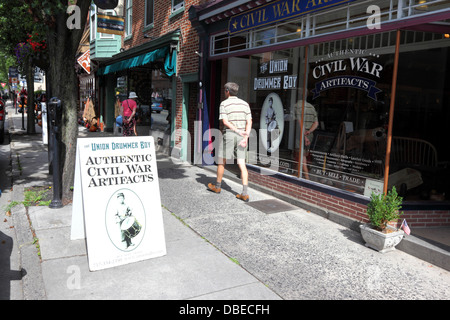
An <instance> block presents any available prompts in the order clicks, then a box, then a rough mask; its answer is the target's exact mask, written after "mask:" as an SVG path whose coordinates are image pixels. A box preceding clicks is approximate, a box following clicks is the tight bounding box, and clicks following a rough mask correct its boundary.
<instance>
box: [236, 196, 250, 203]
mask: <svg viewBox="0 0 450 320" xmlns="http://www.w3.org/2000/svg"><path fill="white" fill-rule="evenodd" d="M236 198H238V199H240V200H242V201H245V202H248V200H249V199H250V197H249V196H248V194H247V195H245V196H243V195H242V194H237V195H236Z"/></svg>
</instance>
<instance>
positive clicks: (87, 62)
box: [77, 50, 91, 74]
mask: <svg viewBox="0 0 450 320" xmlns="http://www.w3.org/2000/svg"><path fill="white" fill-rule="evenodd" d="M77 62H78V64H79V65H80V66H82V67H83V69H84V71H86V72H87V73H89V74H90V73H91V53H90V50H87V51H86V52H85V53H83V54H82V55H81V56H80V57H79V58H78V59H77Z"/></svg>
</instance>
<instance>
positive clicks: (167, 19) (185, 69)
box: [122, 0, 200, 143]
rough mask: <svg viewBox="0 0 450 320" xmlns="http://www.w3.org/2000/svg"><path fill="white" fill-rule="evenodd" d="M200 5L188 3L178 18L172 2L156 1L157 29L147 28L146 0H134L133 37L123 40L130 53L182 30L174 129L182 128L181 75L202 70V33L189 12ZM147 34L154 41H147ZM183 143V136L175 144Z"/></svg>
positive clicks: (194, 0) (186, 2)
mask: <svg viewBox="0 0 450 320" xmlns="http://www.w3.org/2000/svg"><path fill="white" fill-rule="evenodd" d="M199 2H200V1H199V0H185V2H184V3H185V6H184V11H183V12H182V13H179V14H177V15H172V13H171V6H170V1H167V0H155V1H154V3H155V8H154V22H153V28H150V29H149V28H146V29H144V27H145V26H144V24H145V22H144V21H145V0H133V24H132V37H131V38H130V39H126V40H123V45H122V47H123V48H124V49H125V50H128V49H129V48H132V47H136V46H139V45H141V44H143V43H146V42H149V41H152V39H157V38H159V37H161V36H163V35H165V34H167V33H170V32H173V31H176V30H178V29H179V30H181V41H180V43H179V48H178V56H177V68H178V69H177V77H176V78H175V79H176V80H175V81H176V97H173V98H175V115H174V116H175V118H174V119H175V120H174V124H175V128H174V129H181V126H182V110H183V106H182V103H183V84H182V82H181V78H180V76H181V75H184V74H193V73H197V72H198V67H199V57H198V56H197V55H196V54H195V51H196V50H198V34H197V32H196V31H195V29H194V28H193V27H192V26H191V22H190V20H189V13H188V9H189V8H190V7H191V6H192V5H197V4H198V3H199ZM171 15H172V16H171ZM144 35H147V36H149V37H150V38H144ZM172 103H174V100H172ZM191 103H192V99H191ZM192 109H193V108H191V107H189V108H188V110H192ZM179 140H180V135H177V136H176V141H175V143H177V142H179Z"/></svg>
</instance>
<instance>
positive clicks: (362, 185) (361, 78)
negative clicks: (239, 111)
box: [225, 29, 450, 200]
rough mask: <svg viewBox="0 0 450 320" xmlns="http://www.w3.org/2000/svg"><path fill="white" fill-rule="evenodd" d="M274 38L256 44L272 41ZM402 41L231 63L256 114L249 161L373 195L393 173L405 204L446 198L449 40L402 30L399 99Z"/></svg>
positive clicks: (231, 76)
mask: <svg viewBox="0 0 450 320" xmlns="http://www.w3.org/2000/svg"><path fill="white" fill-rule="evenodd" d="M270 31H271V29H266V30H265V31H261V32H260V33H258V34H259V35H260V37H259V38H258V39H255V41H258V40H259V41H268V42H267V44H270V39H271V33H270ZM395 39H396V31H390V32H385V33H378V34H373V35H366V36H359V37H353V38H347V39H339V40H335V41H331V42H323V43H318V44H314V45H310V46H305V47H296V48H287V49H284V50H278V51H268V52H264V53H259V54H254V55H250V56H243V57H233V58H229V59H228V60H227V61H228V62H227V63H226V64H225V65H226V66H227V68H228V70H227V74H228V76H227V78H226V79H227V81H235V82H238V83H239V84H240V86H241V90H240V96H241V98H243V99H246V100H247V101H248V102H249V104H250V106H251V109H252V116H253V129H255V131H254V132H256V139H254V140H253V142H254V143H253V144H250V148H249V149H250V150H249V151H250V152H249V159H248V160H249V163H250V164H254V165H258V166H261V167H269V168H270V170H271V171H272V172H282V173H285V174H288V175H292V176H294V177H298V178H302V179H307V180H310V181H313V182H316V183H320V184H323V185H327V186H332V187H335V188H338V189H341V190H345V191H349V192H352V193H356V194H360V195H365V196H367V197H368V196H370V194H371V193H372V191H375V192H382V191H383V189H384V181H385V175H387V174H385V173H387V172H388V171H386V168H387V169H389V174H388V175H387V178H388V188H391V187H392V186H396V187H397V190H398V191H399V192H400V194H401V195H402V196H403V197H404V198H405V200H424V199H430V200H445V195H446V194H447V195H448V194H449V193H450V190H447V189H449V187H448V183H447V180H448V178H450V170H449V169H448V167H449V166H448V163H449V160H450V152H449V151H448V148H447V147H446V145H447V141H448V140H449V138H450V137H449V136H450V133H449V132H448V130H446V127H447V126H446V124H447V123H448V122H449V120H450V119H449V118H450V112H449V111H448V110H449V106H450V76H449V75H450V50H449V47H450V40H449V38H448V36H445V34H431V35H430V33H429V32H420V31H402V34H401V44H400V55H399V67H398V76H397V79H398V81H397V90H396V92H392V81H393V71H394V58H395V44H396V41H395ZM392 94H395V95H396V99H395V105H394V107H395V108H394V110H395V112H394V115H393V116H394V122H393V132H392V145H391V149H390V158H389V159H390V160H389V165H387V164H386V150H387V135H388V122H389V117H390V114H389V112H390V103H391V96H392ZM302 130H303V131H302Z"/></svg>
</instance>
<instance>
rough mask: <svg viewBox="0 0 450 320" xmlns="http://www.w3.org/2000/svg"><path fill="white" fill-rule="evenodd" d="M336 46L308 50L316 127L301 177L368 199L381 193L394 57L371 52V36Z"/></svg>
mask: <svg viewBox="0 0 450 320" xmlns="http://www.w3.org/2000/svg"><path fill="white" fill-rule="evenodd" d="M339 44H340V45H341V49H340V48H338V47H337V46H336V43H334V42H331V43H323V44H318V45H316V46H313V48H312V49H311V51H312V52H313V53H317V54H316V55H313V56H312V58H311V59H310V61H309V73H308V92H309V97H308V98H309V99H308V101H309V102H310V103H311V104H312V105H313V106H314V108H315V109H316V111H317V115H318V121H319V126H318V128H317V129H316V130H315V131H314V137H313V139H312V143H311V147H310V150H309V153H308V151H307V150H306V157H305V158H304V159H306V161H307V165H306V170H305V172H304V173H303V176H304V177H305V178H309V179H310V180H312V181H317V182H320V183H323V184H326V185H330V186H334V187H337V188H340V189H344V190H348V191H351V192H355V193H359V194H365V195H370V193H371V191H373V190H378V191H380V190H382V189H383V178H384V163H385V156H386V133H387V132H386V131H387V124H388V119H389V114H388V111H389V96H390V88H391V82H392V67H393V64H392V63H393V57H394V52H393V48H391V49H388V50H386V49H385V50H383V52H381V50H379V48H380V41H379V42H378V48H374V38H373V36H372V37H363V38H360V37H358V38H350V39H347V40H345V41H340V42H339ZM315 47H317V48H315ZM306 173H308V174H306Z"/></svg>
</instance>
